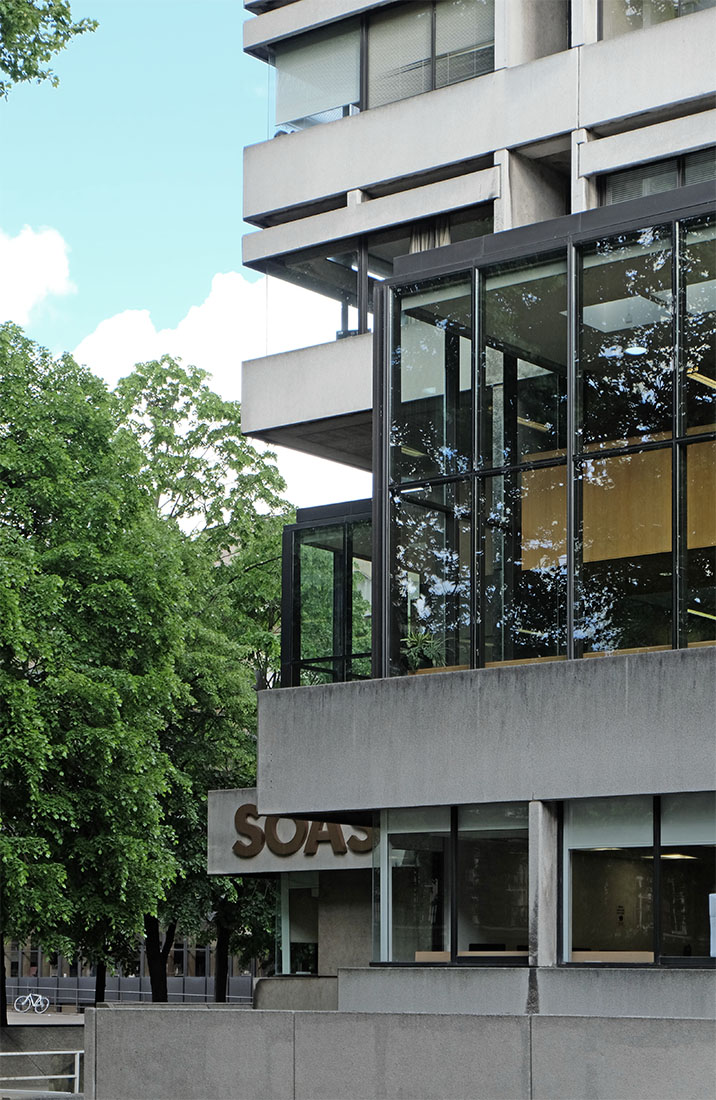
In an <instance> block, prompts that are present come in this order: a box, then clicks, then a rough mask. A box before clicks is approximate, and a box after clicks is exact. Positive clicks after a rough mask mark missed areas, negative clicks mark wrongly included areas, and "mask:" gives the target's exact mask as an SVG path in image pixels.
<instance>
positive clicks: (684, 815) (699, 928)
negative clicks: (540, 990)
mask: <svg viewBox="0 0 716 1100" xmlns="http://www.w3.org/2000/svg"><path fill="white" fill-rule="evenodd" d="M715 855H716V795H714V793H713V792H700V793H687V794H679V795H662V796H661V797H659V798H652V797H651V796H650V795H638V796H634V797H629V798H593V799H580V800H576V801H573V802H569V803H567V804H566V805H565V815H564V868H565V883H564V891H563V895H564V907H565V908H564V928H565V945H564V959H565V962H582V963H584V962H627V963H649V962H654V961H660V960H662V959H674V960H676V959H684V958H692V957H693V958H705V957H708V956H709V955H710V954H711V953H712V950H713V949H712V947H711V944H710V936H709V895H710V894H711V895H712V894H713V889H714V881H715V879H714V875H715V874H716V862H715V859H714V857H715ZM657 864H658V866H657Z"/></svg>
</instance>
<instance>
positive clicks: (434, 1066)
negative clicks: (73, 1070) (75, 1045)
mask: <svg viewBox="0 0 716 1100" xmlns="http://www.w3.org/2000/svg"><path fill="white" fill-rule="evenodd" d="M87 1015H88V1020H87V1024H88V1025H90V1026H91V1027H92V1028H93V1030H94V1034H95V1038H94V1042H93V1051H94V1053H93V1060H92V1064H91V1065H90V1063H89V1062H88V1066H87V1079H88V1080H87V1086H86V1092H85V1095H86V1097H87V1100H140V1098H144V1097H152V1100H206V1097H208V1096H211V1097H212V1100H228V1098H231V1100H372V1098H376V1100H377V1098H378V1097H388V1096H393V1097H398V1096H404V1097H410V1100H430V1098H432V1100H445V1098H446V1097H451V1098H453V1100H468V1098H469V1100H501V1098H505V1100H523V1098H524V1100H527V1098H528V1097H531V1098H533V1100H561V1098H567V1097H568V1098H569V1100H586V1098H587V1097H588V1098H589V1100H615V1097H619V1098H620V1100H642V1098H644V1100H646V1098H647V1097H648V1098H649V1100H674V1098H675V1097H684V1098H686V1097H688V1100H710V1098H711V1096H712V1095H713V1094H714V1089H715V1088H716V1073H715V1072H714V1025H713V1023H711V1022H709V1021H704V1020H693V1019H691V1020H674V1019H659V1020H656V1019H644V1018H634V1017H632V1018H629V1019H614V1018H594V1017H592V1018H589V1017H576V1016H571V1017H558V1016H553V1017H537V1016H517V1015H504V1016H477V1015H456V1014H454V1013H452V1014H432V1013H423V1014H410V1013H389V1014H380V1013H349V1012H298V1013H294V1012H249V1011H245V1010H244V1011H242V1010H241V1009H236V1008H225V1009H213V1008H209V1007H208V1006H207V1007H203V1008H201V1007H184V1006H180V1005H177V1006H175V1007H171V1008H167V1007H162V1006H154V1007H149V1006H127V1007H126V1008H114V1007H109V1006H108V1007H101V1008H98V1009H92V1010H89V1012H88V1014H87Z"/></svg>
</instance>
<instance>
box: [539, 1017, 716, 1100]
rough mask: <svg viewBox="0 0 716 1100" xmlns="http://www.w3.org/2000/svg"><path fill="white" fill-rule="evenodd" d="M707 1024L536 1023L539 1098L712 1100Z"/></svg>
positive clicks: (713, 1052) (714, 1052) (714, 1076)
mask: <svg viewBox="0 0 716 1100" xmlns="http://www.w3.org/2000/svg"><path fill="white" fill-rule="evenodd" d="M715 1041H716V1033H715V1032H714V1025H713V1023H711V1022H710V1021H706V1020H639V1019H628V1020H624V1019H621V1020H608V1019H588V1018H575V1017H572V1018H564V1017H551V1018H550V1017H533V1019H532V1093H531V1096H532V1100H712V1097H713V1096H714V1095H715V1094H716V1045H715Z"/></svg>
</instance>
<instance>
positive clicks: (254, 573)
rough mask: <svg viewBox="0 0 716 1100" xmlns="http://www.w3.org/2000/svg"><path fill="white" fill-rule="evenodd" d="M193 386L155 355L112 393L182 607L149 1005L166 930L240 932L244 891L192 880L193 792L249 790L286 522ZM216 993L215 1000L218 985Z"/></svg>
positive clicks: (200, 819)
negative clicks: (170, 548)
mask: <svg viewBox="0 0 716 1100" xmlns="http://www.w3.org/2000/svg"><path fill="white" fill-rule="evenodd" d="M206 377H207V376H206V373H205V372H204V371H201V370H199V369H198V368H196V367H192V366H187V367H184V366H182V364H181V363H178V362H176V361H174V360H172V359H170V358H169V357H167V356H165V357H164V358H162V359H161V360H160V361H155V362H152V363H145V364H140V365H139V366H138V367H137V368H136V369H135V371H134V372H133V374H131V375H130V376H129V377H128V378H125V379H123V380H122V381H121V382H120V383H119V385H118V387H117V394H118V396H119V399H120V403H121V408H122V413H123V417H124V423H126V424H127V426H129V427H130V428H131V430H132V432H133V433H134V435H135V437H136V438H137V439H138V440H139V441H140V444H141V446H142V449H143V452H144V456H145V466H144V475H145V477H146V479H147V481H148V482H149V484H150V485H151V486H152V491H153V494H154V499H155V502H156V505H157V507H158V509H159V510H160V511H161V513H162V514H163V515H164V516H166V517H168V518H170V519H171V520H173V521H176V522H177V523H178V524H179V525H180V528H181V530H182V532H183V561H184V573H185V578H186V584H187V593H188V601H189V606H190V611H189V613H188V614H187V616H186V620H185V645H184V650H183V653H182V657H181V660H180V662H179V664H178V666H177V671H178V673H179V675H180V678H181V682H182V685H183V693H182V695H181V698H180V700H179V703H178V705H177V706H176V708H175V709H174V711H173V713H172V714H171V716H170V717H169V720H168V721H167V723H166V725H165V728H164V730H163V732H162V747H163V749H164V751H165V752H166V754H167V755H168V757H169V758H170V760H171V762H172V765H173V768H174V773H173V774H174V779H173V782H172V785H171V788H170V790H169V791H168V792H167V794H166V795H165V799H164V807H165V813H166V816H167V819H168V820H169V821H171V823H172V826H173V830H174V840H173V844H172V847H171V850H170V855H171V857H172V858H173V859H174V860H175V861H176V863H177V865H178V868H179V871H178V874H177V878H176V880H175V882H174V884H173V885H172V887H171V888H170V889H169V891H168V893H167V895H166V898H165V899H164V900H163V902H162V903H161V905H160V907H159V911H158V915H157V914H154V913H152V912H149V913H148V914H147V917H146V918H145V937H146V938H145V943H146V949H147V962H148V966H149V970H150V976H151V981H152V997H153V999H155V1000H166V996H167V990H166V963H167V959H168V957H169V953H170V951H171V947H172V943H173V940H174V936H175V934H176V932H177V930H181V931H182V932H183V933H184V934H186V935H201V934H207V927H208V925H209V924H210V923H211V922H212V921H215V924H216V931H217V939H218V943H219V947H220V948H221V951H222V952H223V951H224V950H225V945H226V943H227V936H226V935H225V929H226V926H227V925H226V922H227V920H228V916H227V915H226V914H230V915H232V920H234V923H235V926H236V927H240V926H241V925H242V917H241V912H242V908H245V906H243V903H242V899H243V901H246V899H247V898H249V897H250V896H251V890H250V889H244V888H242V887H240V884H239V883H237V882H234V881H232V880H231V879H223V878H219V879H214V878H209V876H208V875H207V873H206V805H207V793H208V791H209V790H211V789H216V788H225V787H234V786H236V787H243V786H250V785H252V784H253V782H254V781H255V760H256V688H257V686H258V687H263V686H267V685H269V684H270V683H272V681H273V677H274V675H275V672H276V670H277V669H278V667H279V650H280V640H279V637H278V622H279V608H280V587H281V528H282V526H283V524H284V523H286V522H289V521H290V520H291V519H292V512H291V510H290V507H289V505H288V504H287V502H286V501H285V500H284V499H283V498H282V496H281V492H282V490H283V487H284V486H283V481H282V479H281V477H280V475H279V473H278V470H277V468H276V466H275V464H274V462H273V456H272V455H270V454H268V453H266V454H261V453H260V452H258V451H257V450H256V449H255V448H254V447H252V446H250V445H249V443H248V442H247V441H246V440H245V439H244V438H243V437H242V435H241V420H240V407H239V404H238V402H232V401H224V400H223V399H222V398H221V397H219V396H218V395H217V394H215V393H213V392H212V391H211V390H210V389H209V387H208V385H207V384H206ZM232 906H233V908H232ZM212 914H213V916H211V915H212ZM243 923H244V924H245V921H244V922H243ZM162 928H163V930H164V935H163V937H162V935H161V929H162ZM222 929H224V931H222ZM229 931H230V932H233V927H232V928H230V929H229ZM222 966H223V963H222V962H220V963H219V971H221V969H222ZM218 986H219V988H218V996H219V998H220V999H223V997H224V996H225V981H224V990H223V991H222V989H221V980H220V981H219V983H218Z"/></svg>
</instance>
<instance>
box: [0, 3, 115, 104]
mask: <svg viewBox="0 0 716 1100" xmlns="http://www.w3.org/2000/svg"><path fill="white" fill-rule="evenodd" d="M96 28H97V23H96V22H95V20H94V19H80V20H79V21H78V22H76V23H75V22H73V21H72V12H71V10H70V5H69V3H68V2H67V0H0V95H2V96H5V98H7V94H8V92H9V91H10V89H11V88H12V86H13V84H19V83H21V82H22V81H24V80H34V81H36V82H37V83H38V84H39V83H40V82H41V81H43V80H49V81H50V83H51V84H52V85H54V86H56V85H57V84H58V83H59V78H58V77H57V76H56V75H55V73H53V71H52V69H51V68H49V67H48V62H50V61H51V60H52V57H53V55H54V54H56V53H59V51H60V50H63V49H64V48H65V46H67V44H68V43H69V42H70V41H71V40H72V39H73V38H74V37H75V35H78V34H85V33H86V32H87V31H94V30H96Z"/></svg>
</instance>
